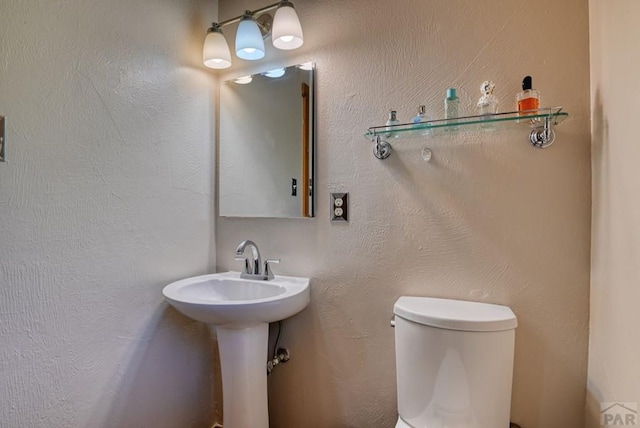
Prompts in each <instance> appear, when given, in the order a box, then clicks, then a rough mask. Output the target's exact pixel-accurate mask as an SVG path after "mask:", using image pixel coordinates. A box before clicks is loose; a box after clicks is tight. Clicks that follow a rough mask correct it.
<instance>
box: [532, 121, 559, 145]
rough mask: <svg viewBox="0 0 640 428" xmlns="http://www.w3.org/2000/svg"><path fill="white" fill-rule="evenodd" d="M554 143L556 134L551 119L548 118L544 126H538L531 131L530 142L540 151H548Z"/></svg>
mask: <svg viewBox="0 0 640 428" xmlns="http://www.w3.org/2000/svg"><path fill="white" fill-rule="evenodd" d="M554 141H556V133H555V131H554V130H553V125H552V123H551V118H550V117H546V118H545V119H544V125H543V126H538V127H537V128H535V129H533V130H532V131H531V134H529V142H530V143H531V145H532V146H533V147H537V148H539V149H546V148H547V147H549V146H550V145H552V144H553V142H554Z"/></svg>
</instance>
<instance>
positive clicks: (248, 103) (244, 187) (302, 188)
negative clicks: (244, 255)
mask: <svg viewBox="0 0 640 428" xmlns="http://www.w3.org/2000/svg"><path fill="white" fill-rule="evenodd" d="M314 68H315V67H314V65H313V64H312V63H305V64H301V65H295V66H291V67H286V68H280V69H276V70H270V71H267V72H264V73H260V74H255V75H252V76H245V77H241V78H237V79H233V80H228V81H224V82H222V83H221V84H220V108H219V112H220V116H219V129H220V139H219V141H220V143H219V155H218V162H219V163H218V165H219V166H218V171H219V177H218V179H219V186H220V187H219V191H218V207H219V212H220V215H221V216H223V217H284V218H293V217H313V216H314V208H315V207H314V193H315V191H314V187H313V186H314V181H315V180H314V179H315V167H314V155H315V150H314V148H315V109H314V104H315V100H314Z"/></svg>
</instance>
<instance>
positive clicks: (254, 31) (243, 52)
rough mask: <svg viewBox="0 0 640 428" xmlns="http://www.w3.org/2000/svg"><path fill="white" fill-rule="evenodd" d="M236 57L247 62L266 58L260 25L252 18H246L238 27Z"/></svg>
mask: <svg viewBox="0 0 640 428" xmlns="http://www.w3.org/2000/svg"><path fill="white" fill-rule="evenodd" d="M236 55H238V57H239V58H242V59H247V60H256V59H261V58H263V57H264V41H263V40H262V33H260V29H259V28H258V24H256V22H255V21H254V20H253V18H251V17H245V18H243V19H242V21H240V25H238V32H237V33H236Z"/></svg>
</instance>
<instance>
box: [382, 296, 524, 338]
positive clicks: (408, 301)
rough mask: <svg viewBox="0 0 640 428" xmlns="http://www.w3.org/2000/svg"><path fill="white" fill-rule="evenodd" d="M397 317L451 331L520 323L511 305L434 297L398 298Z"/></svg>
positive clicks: (498, 328)
mask: <svg viewBox="0 0 640 428" xmlns="http://www.w3.org/2000/svg"><path fill="white" fill-rule="evenodd" d="M393 313H394V314H396V315H397V316H399V317H401V318H404V319H407V320H409V321H413V322H417V323H419V324H424V325H429V326H432V327H438V328H443V329H447V330H461V331H503V330H512V329H514V328H516V327H517V326H518V320H517V318H516V316H515V314H514V313H513V311H512V310H511V308H509V307H507V306H501V305H493V304H490V303H478V302H465V301H462V300H448V299H436V298H432V297H408V296H403V297H400V298H399V299H398V301H397V302H396V304H395V305H394V306H393Z"/></svg>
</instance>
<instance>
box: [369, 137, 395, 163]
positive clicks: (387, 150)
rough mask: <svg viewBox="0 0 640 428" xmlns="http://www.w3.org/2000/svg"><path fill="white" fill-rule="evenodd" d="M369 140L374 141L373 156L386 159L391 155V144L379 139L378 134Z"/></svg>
mask: <svg viewBox="0 0 640 428" xmlns="http://www.w3.org/2000/svg"><path fill="white" fill-rule="evenodd" d="M371 141H375V145H374V146H373V154H374V156H375V157H377V158H378V159H386V158H388V157H389V155H391V144H389V143H388V142H386V141H384V140H383V139H381V138H380V136H379V135H376V136H375V137H374V138H373V139H371Z"/></svg>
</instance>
